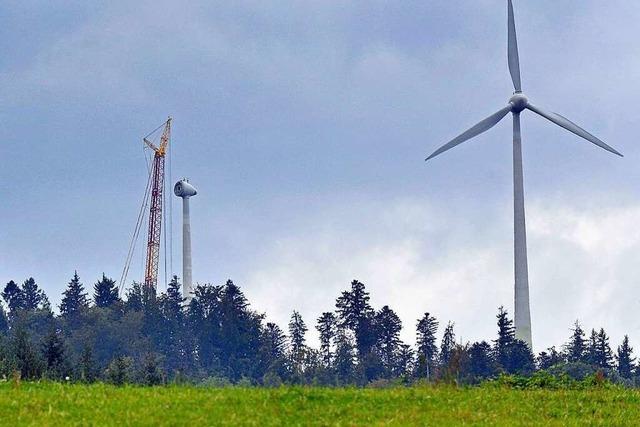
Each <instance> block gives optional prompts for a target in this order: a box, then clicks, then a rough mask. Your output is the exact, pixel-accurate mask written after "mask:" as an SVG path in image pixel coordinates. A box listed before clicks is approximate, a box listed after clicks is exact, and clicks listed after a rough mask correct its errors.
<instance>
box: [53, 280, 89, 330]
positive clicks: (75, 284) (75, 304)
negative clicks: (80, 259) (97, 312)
mask: <svg viewBox="0 0 640 427" xmlns="http://www.w3.org/2000/svg"><path fill="white" fill-rule="evenodd" d="M62 295H63V297H62V302H61V303H60V314H61V315H62V316H63V317H65V318H67V319H69V320H71V321H76V320H77V319H78V318H79V316H80V315H81V314H82V313H84V312H85V311H86V310H87V309H88V308H89V299H88V298H87V294H86V292H85V291H84V286H83V285H82V283H80V277H79V276H78V272H77V271H76V272H75V273H74V274H73V278H72V279H71V281H70V282H69V286H68V287H67V289H66V290H65V291H64V292H63V293H62Z"/></svg>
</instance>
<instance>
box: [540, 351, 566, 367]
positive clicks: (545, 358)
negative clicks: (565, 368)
mask: <svg viewBox="0 0 640 427" xmlns="http://www.w3.org/2000/svg"><path fill="white" fill-rule="evenodd" d="M537 362H538V368H539V369H549V368H550V367H552V366H555V365H557V364H559V363H562V362H564V358H563V357H562V354H560V353H559V352H558V350H556V348H555V347H549V348H548V349H547V350H546V351H541V352H540V354H539V355H538V360H537Z"/></svg>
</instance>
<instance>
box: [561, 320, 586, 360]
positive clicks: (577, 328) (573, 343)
mask: <svg viewBox="0 0 640 427" xmlns="http://www.w3.org/2000/svg"><path fill="white" fill-rule="evenodd" d="M565 353H566V358H567V362H587V359H588V355H587V344H586V340H585V336H584V330H583V329H582V326H581V325H580V322H579V321H577V320H576V322H575V323H574V325H573V328H572V329H571V338H569V342H568V343H567V344H566V345H565Z"/></svg>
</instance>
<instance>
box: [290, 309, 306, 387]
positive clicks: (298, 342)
mask: <svg viewBox="0 0 640 427" xmlns="http://www.w3.org/2000/svg"><path fill="white" fill-rule="evenodd" d="M306 333H307V326H306V325H305V323H304V320H302V316H300V313H298V312H297V311H295V310H294V312H293V314H291V320H289V340H290V342H291V365H292V367H293V370H294V372H295V373H296V374H298V375H300V374H301V373H302V371H303V364H304V360H305V355H306V347H307V346H306V344H305V343H306V338H305V334H306Z"/></svg>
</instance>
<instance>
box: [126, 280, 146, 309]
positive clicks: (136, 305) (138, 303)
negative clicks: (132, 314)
mask: <svg viewBox="0 0 640 427" xmlns="http://www.w3.org/2000/svg"><path fill="white" fill-rule="evenodd" d="M143 307H144V296H143V292H142V285H141V284H140V283H138V282H133V284H132V285H131V288H130V289H129V290H128V291H127V301H126V302H125V304H124V309H125V310H126V311H142V309H143Z"/></svg>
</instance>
